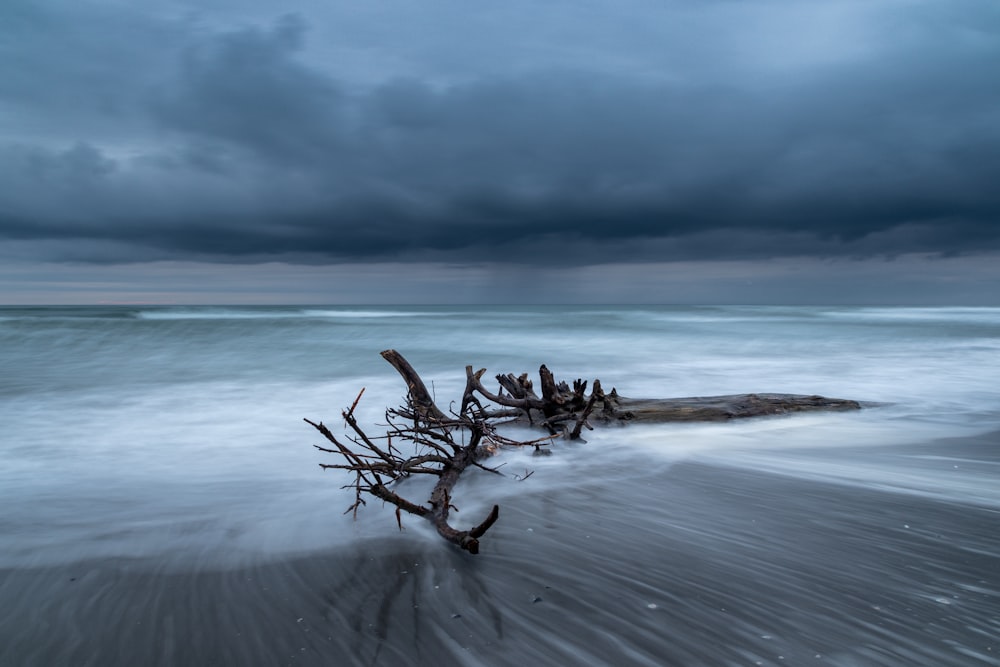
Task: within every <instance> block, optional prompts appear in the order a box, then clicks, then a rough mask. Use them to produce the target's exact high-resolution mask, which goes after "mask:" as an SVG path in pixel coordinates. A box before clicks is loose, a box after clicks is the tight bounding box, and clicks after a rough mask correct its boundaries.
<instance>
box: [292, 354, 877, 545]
mask: <svg viewBox="0 0 1000 667" xmlns="http://www.w3.org/2000/svg"><path fill="white" fill-rule="evenodd" d="M382 357H383V358H384V359H385V360H386V361H388V362H389V363H390V364H392V366H393V367H394V368H395V369H396V371H397V372H399V374H400V376H402V378H403V380H404V381H405V382H406V386H407V394H406V403H405V404H404V405H403V406H401V407H397V408H390V409H388V410H386V413H385V419H386V431H385V433H384V434H383V435H380V436H377V437H372V436H369V435H368V434H367V433H366V432H365V430H364V429H363V428H362V427H361V426H360V425H359V424H358V421H357V419H356V418H355V416H354V410H355V409H356V408H357V406H358V402H359V401H360V400H361V396H362V394H364V391H365V390H364V389H362V390H361V392H360V393H359V394H358V397H357V398H356V399H355V400H354V403H353V404H352V405H351V407H350V408H347V409H345V410H344V411H343V412H342V413H341V414H342V416H343V418H344V421H345V423H346V425H347V428H348V429H349V432H348V434H347V435H346V436H341V438H338V437H337V436H335V435H334V434H333V433H332V432H331V431H330V429H329V428H327V427H326V426H325V425H324V424H323V423H322V422H319V423H316V422H313V421H310V420H309V419H306V420H305V421H306V422H308V423H309V424H311V425H312V426H313V427H314V428H316V430H318V431H319V432H320V433H321V434H322V435H323V437H324V438H326V440H327V441H329V443H331V444H332V446H333V448H332V449H331V448H330V447H320V446H319V445H314V446H315V447H316V448H317V449H319V450H320V451H322V452H327V453H331V454H337V455H339V456H340V457H341V458H342V459H343V463H332V464H331V463H321V464H320V466H321V467H322V468H324V469H338V470H348V471H350V472H353V473H354V481H353V482H352V483H351V484H348V485H347V486H346V487H345V488H352V489H354V491H355V496H354V503H353V504H352V505H351V506H350V507H349V508H348V509H347V512H353V513H354V515H355V517H356V516H357V512H358V509H360V507H361V506H362V505H365V504H366V502H365V498H366V496H375V497H376V498H380V499H381V500H383V501H385V502H388V503H391V504H392V505H395V506H396V520H397V522H398V523H399V526H400V528H402V512H409V513H410V514H414V515H416V516H419V517H423V518H424V519H427V520H428V521H430V522H431V523H432V524H433V525H434V527H435V529H436V530H437V532H438V534H440V535H441V536H442V537H443V538H444V539H446V540H448V541H449V542H452V543H454V544H457V545H458V546H460V547H461V548H462V549H465V550H466V551H468V552H470V553H473V554H475V553H479V538H481V537H482V536H483V534H484V533H485V532H486V531H487V530H489V528H490V527H491V526H492V525H493V524H494V523H495V522H496V520H497V518H498V517H499V513H500V508H499V507H498V506H496V505H494V506H493V509H492V511H491V512H490V513H489V515H487V517H486V518H485V519H484V520H483V521H482V522H481V523H480V524H479V525H477V526H475V527H474V528H472V529H471V530H458V529H457V528H454V527H453V526H452V525H451V524H450V523H449V514H450V512H451V510H453V509H455V506H454V505H453V504H452V490H453V489H454V487H455V484H456V483H457V482H458V479H459V477H460V476H461V474H462V473H463V472H464V471H465V470H466V469H468V468H470V467H476V468H481V469H483V470H486V471H489V472H492V473H496V474H501V473H500V472H499V471H498V470H497V469H496V468H491V467H487V466H485V465H483V464H482V461H483V460H485V459H487V458H489V457H490V456H493V455H494V454H496V453H497V452H498V451H500V450H501V449H502V448H505V447H525V446H533V447H535V449H536V450H537V449H538V448H540V447H543V446H546V445H549V444H551V442H552V438H554V437H555V436H558V435H561V436H563V437H566V438H569V439H579V438H580V434H581V432H582V430H583V429H584V428H588V429H592V428H593V426H592V425H591V420H595V421H600V422H604V423H614V422H625V421H633V420H635V421H658V422H664V421H717V420H720V419H731V418H738V417H751V416H757V415H767V414H780V413H785V412H797V411H804V410H848V409H857V408H859V407H860V406H859V405H858V403H857V402H855V401H846V400H843V399H829V398H824V397H822V396H797V395H792V394H740V395H736V396H717V397H708V398H680V399H626V398H623V397H621V396H619V395H618V392H617V391H616V390H615V389H612V390H611V392H610V393H608V394H605V392H604V391H603V389H602V388H601V382H600V380H594V381H593V384H592V385H591V390H590V394H589V395H588V394H587V382H586V381H584V380H580V379H578V380H576V381H575V382H574V383H573V386H572V388H571V387H570V386H569V385H568V384H566V383H565V382H556V380H555V377H554V376H553V374H552V372H551V371H549V369H548V368H546V367H545V366H544V365H543V366H542V367H541V368H540V369H539V371H538V375H539V381H540V388H541V392H542V394H541V396H539V395H538V394H537V393H535V391H534V385H533V384H532V382H531V380H530V379H528V375H527V374H526V373H525V374H522V375H520V376H514V375H513V374H508V375H497V376H496V379H497V382H498V383H499V385H500V388H499V389H498V390H497V391H496V392H492V391H490V390H488V389H487V388H486V387H484V386H483V384H482V377H483V375H484V374H485V373H486V369H480V370H478V371H475V372H473V370H472V366H466V368H465V375H466V383H465V391H464V392H463V394H462V400H461V403H460V405H459V408H458V410H457V411H454V410H452V411H449V412H444V411H443V410H441V409H440V408H439V407H438V406H437V405H436V404H435V402H434V399H433V398H432V396H431V394H430V392H428V391H427V387H426V386H425V385H424V382H423V380H421V378H420V376H419V375H418V374H417V372H416V371H415V370H414V369H413V367H412V366H411V365H410V364H409V362H407V361H406V359H404V358H403V356H402V355H401V354H399V353H398V352H396V351H395V350H385V351H384V352H382ZM595 410H597V412H596V413H595ZM510 422H521V423H528V424H532V425H539V426H541V427H543V428H545V429H546V430H547V431H548V435H547V436H545V437H542V438H538V439H534V440H513V439H510V438H506V437H504V436H502V435H500V434H499V433H498V432H497V427H498V426H499V425H500V424H504V423H510ZM413 475H431V476H434V477H436V478H437V482H436V483H435V484H434V488H433V489H432V490H431V492H430V496H429V498H428V499H427V500H426V501H425V502H424V503H423V504H417V503H415V502H413V501H411V500H408V499H406V498H404V497H402V496H400V495H399V494H398V493H397V492H396V485H397V483H398V482H400V481H401V480H403V479H406V478H408V477H411V476H413Z"/></svg>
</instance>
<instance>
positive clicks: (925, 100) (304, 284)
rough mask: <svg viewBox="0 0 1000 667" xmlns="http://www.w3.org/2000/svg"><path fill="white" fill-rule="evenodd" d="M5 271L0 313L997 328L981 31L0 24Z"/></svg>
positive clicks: (775, 19)
mask: <svg viewBox="0 0 1000 667" xmlns="http://www.w3.org/2000/svg"><path fill="white" fill-rule="evenodd" d="M279 7H280V9H278V8H279ZM0 267H2V268H0V303H60V302H61V303H80V302H101V301H123V302H124V301H145V302H163V303H170V302H176V303H197V302H208V303H211V302H215V303H220V302H227V303H253V302H259V303H281V302H288V303H297V302H299V303H314V302H331V303H337V302H345V303H358V302H378V303H411V302H486V301H491V300H497V301H503V302H522V301H523V302H581V301H604V302H615V301H626V302H653V303H656V302H660V303H691V302H695V303H697V302H705V303H727V302H729V303H907V304H909V303H946V304H950V303H955V304H994V305H1000V4H998V3H997V2H996V0H936V1H931V0H923V1H922V0H859V1H854V0H823V1H818V0H742V1H737V0H673V1H671V0H651V1H648V2H647V1H646V0H614V1H611V0H573V1H572V2H569V1H566V2H563V1H562V0H549V1H547V2H525V1H523V0H510V1H507V2H503V3H484V4H482V5H478V4H477V3H469V2H468V1H467V0H466V1H459V0H427V1H424V2H416V1H414V0H386V1H382V0H370V1H367V2H356V1H351V2H346V1H340V0H315V1H311V0H302V1H292V2H286V3H278V4H275V3H271V2H263V1H261V0H239V1H237V0H197V1H195V0H144V1H143V2H127V1H126V0H64V1H55V0H3V2H2V3H0Z"/></svg>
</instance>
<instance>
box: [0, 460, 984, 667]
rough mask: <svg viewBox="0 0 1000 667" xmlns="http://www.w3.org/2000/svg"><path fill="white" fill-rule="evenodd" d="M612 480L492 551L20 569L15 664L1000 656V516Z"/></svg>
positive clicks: (5, 610)
mask: <svg viewBox="0 0 1000 667" xmlns="http://www.w3.org/2000/svg"><path fill="white" fill-rule="evenodd" d="M990 442H995V440H993V441H987V442H986V443H985V445H983V446H986V445H989V444H990ZM973 444H974V443H973ZM980 444H981V445H982V444H983V443H982V442H980ZM970 446H972V445H970ZM990 451H991V452H992V451H995V448H994V449H991V450H990ZM607 473H608V474H607V477H606V478H602V479H595V480H594V481H593V482H592V483H590V484H584V485H575V486H571V487H565V488H559V489H554V490H544V489H539V488H534V489H531V490H530V492H528V493H525V494H522V495H520V496H516V497H513V498H507V499H505V500H503V501H502V503H501V506H502V514H501V519H500V521H499V523H498V524H497V525H496V526H495V527H494V528H493V530H492V531H491V532H490V533H489V534H488V535H487V536H486V538H484V541H483V552H482V553H481V554H480V555H479V556H476V557H473V556H470V555H468V554H466V553H464V552H459V551H458V550H457V549H454V548H452V547H451V546H450V545H447V544H444V543H441V542H440V541H439V540H436V539H434V538H433V537H432V536H428V535H426V534H425V533H423V532H422V531H421V530H419V529H417V528H411V529H410V530H408V531H407V532H406V533H404V534H402V535H398V534H387V535H386V536H385V537H384V538H379V539H368V540H363V541H358V542H355V543H353V544H351V545H350V546H349V547H346V548H344V549H339V550H336V551H332V552H328V553H314V554H310V555H303V556H300V557H293V558H284V559H280V560H269V561H261V562H256V563H249V564H245V565H243V566H239V567H221V566H220V567H212V566H211V564H201V565H199V566H194V565H188V566H185V565H183V564H178V563H177V562H166V561H159V560H157V559H138V560H125V559H108V560H100V561H86V562H77V563H73V564H69V565H58V566H47V567H38V568H13V569H5V570H2V571H0V601H2V606H0V664H2V665H5V666H6V665H11V666H14V665H18V666H22V665H23V666H27V665H46V666H51V665H94V666H98V665H100V666H107V665H140V664H142V665H213V664H218V665H286V664H287V665H437V664H458V665H518V666H523V665H528V664H563V665H577V664H590V665H680V666H686V667H692V666H698V665H705V666H709V665H711V666H718V665H841V666H844V667H853V666H858V665H865V666H878V665H886V666H888V665H893V666H896V665H898V666H903V665H906V666H912V665H938V666H948V665H955V666H959V665H1000V639H998V638H1000V530H998V526H1000V513H998V512H997V511H996V509H994V508H991V507H988V506H979V505H973V504H963V503H956V502H952V501H945V500H936V499H933V498H928V497H920V496H917V495H912V494H901V493H893V492H886V491H882V490H878V489H875V488H863V487H860V486H857V485H842V484H837V483H827V482H821V481H815V480H803V479H798V478H795V477H790V476H782V475H777V474H770V473H764V472H759V471H754V470H749V469H740V468H730V467H725V466H719V465H710V464H705V463H694V462H686V463H678V464H675V465H673V466H667V467H661V468H656V469H653V470H649V471H646V472H643V473H635V472H634V471H633V470H630V469H627V468H624V467H623V468H621V469H618V470H611V469H609V470H608V471H607ZM482 488H485V487H482ZM473 513H474V512H473Z"/></svg>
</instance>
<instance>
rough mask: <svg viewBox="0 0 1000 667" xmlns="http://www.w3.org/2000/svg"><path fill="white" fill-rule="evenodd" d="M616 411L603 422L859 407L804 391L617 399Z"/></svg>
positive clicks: (717, 417) (717, 418)
mask: <svg viewBox="0 0 1000 667" xmlns="http://www.w3.org/2000/svg"><path fill="white" fill-rule="evenodd" d="M615 404H616V409H615V411H614V412H613V413H612V414H610V415H606V416H605V417H604V421H605V422H608V421H614V420H615V419H618V420H621V421H634V422H641V423H649V424H654V423H665V422H699V421H702V422H708V421H726V420H729V419H745V418H747V417H763V416H766V415H783V414H791V413H794V412H816V411H845V410H860V409H861V404H860V403H858V402H857V401H852V400H847V399H843V398H827V397H825V396H816V395H811V396H807V395H801V394H733V395H729V396H703V397H689V398H626V397H624V396H619V397H618V398H617V399H616V400H615Z"/></svg>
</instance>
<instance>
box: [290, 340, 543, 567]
mask: <svg viewBox="0 0 1000 667" xmlns="http://www.w3.org/2000/svg"><path fill="white" fill-rule="evenodd" d="M382 356H383V357H384V358H385V360H386V361H388V362H389V363H390V364H392V365H393V367H394V368H395V369H396V370H397V371H398V372H399V374H400V375H401V376H402V377H403V380H404V381H405V382H406V385H407V395H406V403H405V405H403V406H402V407H398V408H390V409H388V410H387V411H386V413H385V418H386V423H387V426H388V428H387V430H386V432H385V434H384V435H381V436H378V437H371V436H369V435H368V434H367V433H366V432H365V430H364V429H363V428H362V427H361V426H360V425H359V424H358V421H357V419H356V418H355V416H354V410H355V408H357V405H358V401H359V400H360V399H361V394H363V393H364V389H362V390H361V393H359V394H358V397H357V398H356V399H355V400H354V403H353V405H351V407H350V408H348V409H346V410H344V411H343V412H342V413H341V414H342V416H343V417H344V421H345V422H346V424H347V427H348V428H349V429H350V434H349V435H348V436H346V437H344V438H343V439H340V438H338V437H337V436H335V435H334V434H333V433H332V432H331V431H330V429H328V428H327V427H326V426H325V425H324V424H323V423H322V422H320V423H316V422H313V421H310V420H308V419H306V420H305V421H306V422H308V423H309V424H311V425H312V426H313V427H315V428H316V429H317V430H318V431H319V432H320V433H321V434H323V437H325V438H326V439H327V440H328V441H329V442H330V443H331V444H332V445H333V449H331V448H329V447H320V446H318V445H315V447H316V448H317V449H319V450H320V451H323V452H328V453H332V454H339V455H340V456H341V457H342V458H343V459H344V462H343V463H333V464H329V463H321V464H320V466H321V467H323V468H333V469H339V470H349V471H351V472H353V473H354V481H353V483H352V484H349V485H348V487H349V488H353V489H354V490H355V496H354V503H353V504H352V505H351V506H350V507H349V508H348V510H347V511H348V512H354V514H355V516H357V511H358V509H359V508H360V507H361V506H362V505H365V504H366V503H365V496H366V495H372V496H375V497H376V498H380V499H382V500H383V501H385V502H388V503H391V504H393V505H395V506H396V519H397V521H398V522H399V525H400V527H402V515H401V513H402V512H404V511H405V512H409V513H410V514H414V515H416V516H419V517H423V518H425V519H427V520H428V521H430V522H431V523H432V524H433V525H434V528H435V529H436V530H437V532H438V534H440V535H441V537H443V538H444V539H446V540H448V541H449V542H453V543H454V544H457V545H458V546H460V547H461V548H463V549H465V550H466V551H468V552H470V553H473V554H475V553H479V538H481V537H482V536H483V534H484V533H485V532H486V531H487V530H489V528H490V526H492V525H493V524H494V523H495V522H496V520H497V518H498V517H499V515H500V508H499V507H498V506H497V505H494V506H493V510H492V511H491V512H490V513H489V515H488V516H487V517H486V518H485V519H484V520H483V521H482V523H480V524H479V525H477V526H475V527H474V528H472V529H471V530H458V529H457V528H454V527H453V526H452V525H451V524H450V523H449V514H450V512H451V510H453V509H455V506H454V504H453V503H452V498H451V495H452V490H453V489H454V487H455V484H456V483H457V482H458V479H459V477H460V476H461V474H462V473H463V472H464V471H465V470H466V469H467V468H469V467H478V468H482V469H483V470H487V471H489V472H493V473H498V474H499V471H498V470H496V469H495V468H490V467H487V466H484V465H483V464H482V463H481V461H482V460H483V459H486V458H488V457H490V456H492V455H493V454H495V453H496V452H497V451H499V450H500V449H501V448H503V447H524V446H534V447H535V448H538V447H542V446H544V445H547V444H549V443H550V441H551V436H547V437H544V438H539V439H536V440H512V439H510V438H506V437H504V436H502V435H500V434H499V433H497V430H496V427H497V424H498V423H499V422H502V421H504V420H509V419H511V418H514V417H517V416H518V415H519V414H521V411H530V409H531V408H532V407H534V405H529V404H528V403H524V402H522V404H517V405H513V403H514V402H515V401H514V399H508V398H506V397H505V398H504V399H502V400H498V401H496V402H497V403H499V405H501V406H504V407H501V408H499V409H497V408H495V407H493V406H490V405H488V404H486V405H484V403H483V402H482V401H481V400H480V399H479V398H478V397H477V396H476V394H477V393H480V392H479V388H480V387H481V385H480V384H479V378H481V377H482V375H483V373H484V372H485V370H481V371H479V372H478V373H473V372H472V368H471V366H470V367H469V368H468V369H467V371H468V372H467V376H468V382H467V384H466V388H465V392H464V394H463V396H462V403H461V407H460V408H459V410H458V411H457V412H454V411H453V412H451V413H450V414H449V413H445V412H444V411H442V410H441V409H440V408H439V407H438V406H437V405H436V404H435V402H434V399H433V398H432V397H431V395H430V393H429V392H428V391H427V387H426V386H425V385H424V382H423V380H421V379H420V376H419V375H418V374H417V372H416V371H415V370H413V367H412V366H410V364H409V362H407V361H406V359H404V358H403V356H402V355H401V354H399V353H398V352H396V351H395V350H385V351H384V352H382ZM483 395H484V396H485V397H486V398H487V399H488V400H489V396H488V395H486V394H483ZM533 400H535V399H533ZM505 408H506V409H505ZM412 475H433V476H435V477H437V482H436V483H435V485H434V488H433V490H432V491H431V493H430V497H429V498H428V500H427V501H426V503H425V504H417V503H414V502H413V501H410V500H408V499H406V498H403V497H402V496H400V495H399V494H398V493H397V492H396V491H395V490H394V488H393V487H394V485H395V483H397V482H399V481H400V480H403V479H405V478H407V477H410V476H412Z"/></svg>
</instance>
